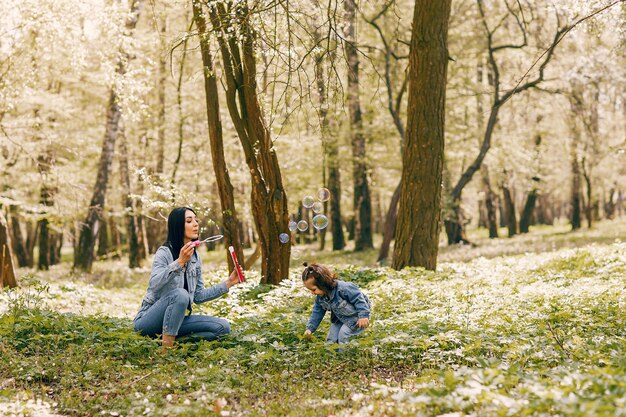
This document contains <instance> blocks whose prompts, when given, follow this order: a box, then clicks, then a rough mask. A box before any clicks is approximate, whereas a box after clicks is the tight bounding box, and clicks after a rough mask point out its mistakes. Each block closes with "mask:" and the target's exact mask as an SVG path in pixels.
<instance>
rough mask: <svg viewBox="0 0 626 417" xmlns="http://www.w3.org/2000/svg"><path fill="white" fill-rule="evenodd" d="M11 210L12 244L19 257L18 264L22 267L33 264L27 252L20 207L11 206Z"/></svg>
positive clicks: (16, 255)
mask: <svg viewBox="0 0 626 417" xmlns="http://www.w3.org/2000/svg"><path fill="white" fill-rule="evenodd" d="M9 212H10V214H11V216H10V217H9V221H10V223H11V244H12V245H13V253H14V254H15V257H16V258H17V265H18V266H19V267H20V268H24V267H27V266H32V264H31V265H29V264H28V254H27V252H26V246H25V243H24V237H23V236H22V228H21V227H20V215H19V210H18V207H17V206H11V207H10V209H9Z"/></svg>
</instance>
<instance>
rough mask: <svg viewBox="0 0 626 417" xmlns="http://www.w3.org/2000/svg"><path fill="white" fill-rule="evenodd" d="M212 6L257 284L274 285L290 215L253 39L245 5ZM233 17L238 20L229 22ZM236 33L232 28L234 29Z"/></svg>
mask: <svg viewBox="0 0 626 417" xmlns="http://www.w3.org/2000/svg"><path fill="white" fill-rule="evenodd" d="M231 6H232V7H234V8H235V9H236V10H233V11H227V10H226V6H225V4H224V3H221V2H211V3H210V5H209V8H208V14H209V16H210V19H211V24H212V26H213V30H214V31H216V32H218V34H217V42H218V44H219V47H220V51H221V54H222V66H223V74H224V75H223V76H224V78H225V79H226V86H225V88H226V103H227V105H228V110H229V112H230V116H231V119H232V120H233V125H234V127H235V129H236V131H237V135H238V137H239V140H240V142H241V145H242V148H243V151H244V154H245V157H246V163H247V165H248V168H249V170H250V176H251V182H252V190H251V194H252V198H251V205H252V215H253V217H254V221H255V225H256V230H257V233H258V234H259V243H260V245H261V275H262V277H261V282H262V283H264V284H266V283H269V284H278V283H279V282H280V281H281V280H283V279H285V278H287V276H288V275H289V254H290V251H291V244H290V243H289V242H288V243H286V244H282V243H281V242H280V240H279V238H278V236H279V234H280V233H283V232H285V231H287V230H288V223H289V213H288V209H287V194H286V192H285V190H284V187H283V183H282V177H281V173H280V166H279V164H278V158H277V156H276V152H275V150H274V148H273V145H272V139H271V132H270V130H269V128H268V126H267V125H266V123H265V116H264V114H263V110H262V109H261V106H260V103H259V98H258V96H257V82H256V76H257V71H256V62H255V33H254V31H253V27H252V23H251V21H250V20H249V19H250V11H249V10H248V6H247V2H237V3H236V4H232V5H231ZM231 13H235V14H236V15H237V16H240V17H241V19H240V20H238V21H233V19H231V16H232V14H231ZM235 24H237V25H239V28H233V27H232V26H233V25H235Z"/></svg>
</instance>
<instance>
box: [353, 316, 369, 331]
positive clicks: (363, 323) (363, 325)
mask: <svg viewBox="0 0 626 417" xmlns="http://www.w3.org/2000/svg"><path fill="white" fill-rule="evenodd" d="M356 325H357V327H358V328H359V329H367V328H368V327H369V325H370V319H368V318H362V319H358V320H357V322H356Z"/></svg>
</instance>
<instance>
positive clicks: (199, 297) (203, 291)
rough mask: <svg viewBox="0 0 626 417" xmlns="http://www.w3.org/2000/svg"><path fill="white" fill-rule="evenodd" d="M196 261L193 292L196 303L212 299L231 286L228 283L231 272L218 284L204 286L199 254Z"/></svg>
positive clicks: (222, 293)
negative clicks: (195, 278)
mask: <svg viewBox="0 0 626 417" xmlns="http://www.w3.org/2000/svg"><path fill="white" fill-rule="evenodd" d="M197 262H198V264H197V268H198V270H197V275H198V282H197V283H196V289H195V291H194V293H193V302H194V303H196V304H201V303H205V302H207V301H210V300H214V299H216V298H218V297H221V296H222V295H224V294H226V293H227V292H228V289H229V288H230V287H231V286H232V285H228V284H229V281H230V278H232V274H231V277H230V278H229V279H227V280H226V281H222V282H220V283H219V284H217V285H214V286H212V287H209V288H204V281H203V280H202V260H201V259H200V255H198V261H197ZM237 280H239V279H237Z"/></svg>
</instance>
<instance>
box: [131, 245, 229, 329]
mask: <svg viewBox="0 0 626 417" xmlns="http://www.w3.org/2000/svg"><path fill="white" fill-rule="evenodd" d="M186 266H187V288H189V292H190V293H191V292H192V291H193V295H192V296H191V297H190V305H191V302H192V301H193V302H194V303H196V304H200V303H204V302H205V301H209V300H213V299H215V298H218V297H220V296H222V295H224V294H226V293H227V292H228V287H227V286H226V283H225V282H220V283H219V284H217V285H214V286H212V287H210V288H204V282H203V281H202V261H201V259H200V256H199V255H198V252H197V251H194V253H193V255H191V259H190V260H189V262H187V264H186ZM184 279H185V272H184V269H183V267H181V266H180V264H179V263H178V262H177V261H175V260H174V259H173V257H172V252H171V251H170V248H168V247H167V246H161V247H160V248H159V249H158V250H157V252H156V254H155V255H154V261H153V263H152V273H151V274H150V283H149V285H148V290H147V291H146V295H145V296H144V297H143V302H142V303H141V308H140V309H139V311H138V312H137V315H136V316H135V320H137V319H138V318H140V317H141V316H142V315H143V313H144V312H145V311H146V310H148V309H149V308H150V307H151V306H152V304H154V303H156V302H157V301H158V300H159V298H161V297H163V296H164V295H166V294H167V293H169V292H170V291H172V290H175V289H176V288H185V286H184V282H183V280H184Z"/></svg>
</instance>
